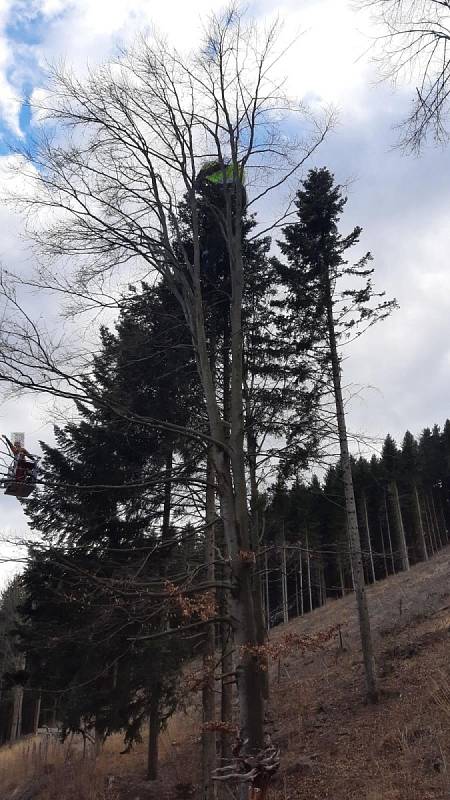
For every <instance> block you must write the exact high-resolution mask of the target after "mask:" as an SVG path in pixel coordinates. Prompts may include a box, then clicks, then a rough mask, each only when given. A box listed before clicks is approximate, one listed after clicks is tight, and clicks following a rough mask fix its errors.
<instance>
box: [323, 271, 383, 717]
mask: <svg viewBox="0 0 450 800" xmlns="http://www.w3.org/2000/svg"><path fill="white" fill-rule="evenodd" d="M325 280H326V285H325V289H326V305H327V325H328V339H329V344H330V356H331V367H332V372H333V388H334V399H335V403H336V418H337V425H338V433H339V448H340V454H341V468H342V477H343V481H344V492H345V507H346V511H347V530H348V535H349V540H350V553H351V560H352V564H353V573H354V581H355V592H356V601H357V607H358V619H359V631H360V635H361V645H362V652H363V659H364V668H365V673H366V684H367V695H368V698H369V700H370V701H371V702H376V701H377V699H378V687H377V675H376V668H375V656H374V651H373V642H372V633H371V629H370V616H369V607H368V603H367V595H366V587H365V583H364V568H363V562H362V553H361V542H360V539H359V531H358V519H357V515H356V503H355V493H354V490H353V477H352V467H351V461H350V453H349V449H348V438H347V427H346V423H345V411H344V402H343V398H342V388H341V365H340V361H339V355H338V350H337V342H336V333H335V328H334V316H333V299H332V294H331V284H330V275H329V268H328V266H327V267H326V275H325Z"/></svg>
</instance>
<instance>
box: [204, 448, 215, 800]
mask: <svg viewBox="0 0 450 800" xmlns="http://www.w3.org/2000/svg"><path fill="white" fill-rule="evenodd" d="M214 480H215V474H214V465H213V463H212V458H211V455H210V453H208V458H207V465H206V537H205V538H206V542H205V551H206V553H205V555H206V580H207V583H208V584H210V585H212V584H213V583H214V578H215V569H214V562H215V519H216V503H215V499H216V493H215V485H214ZM215 650H216V647H215V626H214V623H211V624H209V625H207V626H206V641H205V649H204V654H203V672H204V678H203V690H202V706H203V724H204V726H205V725H206V726H207V725H209V724H212V725H214V723H215V721H216V704H215V682H214V659H215ZM215 768H216V732H215V731H214V730H208V728H207V727H206V728H205V727H204V728H203V732H202V793H201V798H202V800H214V799H215V797H216V796H217V793H216V785H215V783H214V781H213V780H212V777H211V776H212V774H213V771H214V770H215Z"/></svg>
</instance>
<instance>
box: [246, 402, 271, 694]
mask: <svg viewBox="0 0 450 800" xmlns="http://www.w3.org/2000/svg"><path fill="white" fill-rule="evenodd" d="M246 397H247V395H246ZM247 451H248V462H249V474H250V535H251V546H252V550H253V552H254V553H255V564H256V569H255V572H254V576H253V581H254V588H253V603H254V608H255V622H256V638H257V642H258V645H260V646H261V647H262V646H263V645H264V644H265V642H266V639H267V633H266V626H265V622H264V608H263V599H262V598H263V589H262V582H261V569H262V559H261V555H260V535H261V532H260V523H259V513H258V499H259V498H258V483H257V474H256V469H257V463H256V453H257V441H256V436H255V433H254V430H253V424H252V420H251V410H250V405H249V402H248V397H247ZM268 676H269V670H268V661H267V659H266V660H265V669H264V670H260V680H261V691H262V693H263V696H264V698H265V700H266V701H267V700H268V698H269V679H268Z"/></svg>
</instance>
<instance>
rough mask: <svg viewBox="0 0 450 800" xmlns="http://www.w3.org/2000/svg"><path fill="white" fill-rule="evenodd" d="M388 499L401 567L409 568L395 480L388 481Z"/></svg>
mask: <svg viewBox="0 0 450 800" xmlns="http://www.w3.org/2000/svg"><path fill="white" fill-rule="evenodd" d="M388 493H389V499H390V502H391V508H392V513H393V516H394V520H395V532H396V544H397V546H398V550H399V556H400V565H401V569H402V570H405V571H408V570H409V556H408V548H407V545H406V537H405V528H404V526H403V516H402V509H401V506H400V498H399V496H398V488H397V482H396V481H390V483H389V487H388Z"/></svg>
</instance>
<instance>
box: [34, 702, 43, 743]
mask: <svg viewBox="0 0 450 800" xmlns="http://www.w3.org/2000/svg"><path fill="white" fill-rule="evenodd" d="M41 700H42V698H41V695H40V694H39V695H38V696H37V697H36V699H35V701H34V707H33V733H37V731H38V728H39V720H40V717H41Z"/></svg>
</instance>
